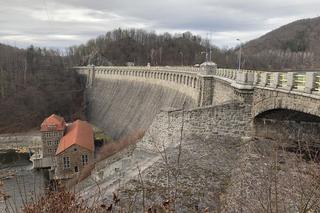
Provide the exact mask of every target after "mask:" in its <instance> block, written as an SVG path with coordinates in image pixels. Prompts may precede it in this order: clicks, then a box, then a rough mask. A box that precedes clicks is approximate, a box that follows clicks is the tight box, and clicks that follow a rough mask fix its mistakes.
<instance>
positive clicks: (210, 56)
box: [209, 32, 212, 61]
mask: <svg viewBox="0 0 320 213" xmlns="http://www.w3.org/2000/svg"><path fill="white" fill-rule="evenodd" d="M211 42H212V32H210V41H209V47H210V52H209V54H210V55H209V58H210V61H212V46H211Z"/></svg>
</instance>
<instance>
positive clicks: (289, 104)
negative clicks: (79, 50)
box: [75, 63, 320, 146]
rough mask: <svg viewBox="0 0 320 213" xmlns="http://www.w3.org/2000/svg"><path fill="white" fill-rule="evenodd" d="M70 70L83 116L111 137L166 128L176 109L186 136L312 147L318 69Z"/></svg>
mask: <svg viewBox="0 0 320 213" xmlns="http://www.w3.org/2000/svg"><path fill="white" fill-rule="evenodd" d="M75 69H76V70H77V72H78V73H80V74H82V75H85V76H86V79H87V81H86V86H87V97H88V102H89V105H88V112H89V119H90V120H92V122H93V123H94V124H96V125H98V126H101V127H102V128H103V129H104V130H105V131H106V132H109V133H110V134H111V135H112V136H114V137H115V138H119V137H122V136H124V135H125V134H128V133H130V132H132V131H134V130H135V129H137V128H142V129H145V130H146V129H149V131H151V129H157V130H159V129H163V128H164V126H166V127H165V128H169V126H171V127H170V128H174V125H173V124H174V122H178V121H179V117H181V110H177V109H181V108H182V107H184V108H185V110H184V111H186V113H183V115H184V116H186V119H185V122H186V129H188V128H189V129H188V132H189V134H199V135H206V134H217V135H227V136H245V135H252V134H255V135H258V136H267V137H271V138H274V139H277V140H280V139H281V140H282V139H285V140H293V141H296V140H305V141H312V142H315V143H313V145H316V146H318V145H317V144H318V143H319V144H320V137H319V135H320V134H319V132H320V131H319V130H320V71H316V70H314V71H312V70H308V71H303V70H301V71H290V72H283V71H279V72H264V71H253V70H234V69H220V68H219V69H218V68H216V66H215V65H214V64H210V63H207V64H206V65H204V66H202V67H199V68H195V67H112V66H110V67H94V66H87V67H75ZM168 118H169V120H170V122H171V123H170V124H167V122H168ZM170 118H172V119H170ZM177 125H178V124H177ZM178 126H179V125H178ZM298 130H299V131H298ZM164 132H165V131H164ZM158 135H159V137H162V136H160V135H161V134H160V133H159V134H158Z"/></svg>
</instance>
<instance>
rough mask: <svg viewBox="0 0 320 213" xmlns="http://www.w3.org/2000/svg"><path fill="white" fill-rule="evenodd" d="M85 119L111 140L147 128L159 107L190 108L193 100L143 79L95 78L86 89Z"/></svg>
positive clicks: (194, 103) (193, 105)
mask: <svg viewBox="0 0 320 213" xmlns="http://www.w3.org/2000/svg"><path fill="white" fill-rule="evenodd" d="M87 95H88V101H89V105H88V108H87V114H88V119H89V121H90V122H91V123H93V124H94V125H96V126H97V127H99V128H101V129H102V130H103V131H104V132H105V133H106V134H108V135H110V136H112V137H113V138H114V139H120V138H121V137H124V136H126V135H128V134H130V133H133V132H135V131H136V130H141V129H143V130H146V129H147V128H148V127H149V126H150V125H151V123H152V121H153V119H154V117H155V115H156V114H157V113H158V112H160V109H162V108H167V107H173V108H180V109H181V108H182V106H183V103H184V102H185V103H186V104H185V108H193V107H195V106H196V101H195V100H194V99H193V98H191V97H190V96H187V95H186V94H183V93H181V92H179V91H178V90H174V89H170V88H166V87H162V86H159V85H154V84H150V83H146V82H139V81H129V80H115V79H112V80H111V79H95V85H94V87H93V88H91V89H88V93H87Z"/></svg>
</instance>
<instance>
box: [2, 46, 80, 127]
mask: <svg viewBox="0 0 320 213" xmlns="http://www.w3.org/2000/svg"><path fill="white" fill-rule="evenodd" d="M68 66H70V64H68V62H67V61H66V59H65V58H64V57H61V56H60V54H59V52H57V51H53V50H46V49H40V48H35V47H32V46H31V47H30V48H28V49H26V50H25V49H18V48H14V47H10V46H7V45H2V44H0V133H9V132H19V131H25V130H29V129H31V128H35V127H39V125H40V124H41V122H42V120H43V118H44V117H45V116H48V115H50V114H51V113H57V114H60V115H63V116H65V117H66V118H67V119H72V118H73V117H81V116H82V113H81V109H82V108H81V104H82V90H81V89H82V87H81V82H80V79H79V78H78V77H77V74H76V73H73V72H71V71H68V72H67V67H68Z"/></svg>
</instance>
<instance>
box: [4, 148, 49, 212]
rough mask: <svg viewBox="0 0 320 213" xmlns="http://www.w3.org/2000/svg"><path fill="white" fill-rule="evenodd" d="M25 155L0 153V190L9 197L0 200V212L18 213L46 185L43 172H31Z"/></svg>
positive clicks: (42, 190)
mask: <svg viewBox="0 0 320 213" xmlns="http://www.w3.org/2000/svg"><path fill="white" fill-rule="evenodd" d="M28 158H29V156H28V155H27V154H18V153H14V152H10V153H8V152H7V153H0V178H1V181H2V183H3V186H2V188H1V190H2V191H3V192H4V193H5V194H6V195H8V196H10V197H9V199H8V200H7V201H6V202H4V200H3V199H0V212H6V208H7V209H9V210H10V211H9V212H20V211H21V210H20V209H21V208H22V207H23V206H24V205H25V204H26V203H28V202H30V201H32V200H33V199H36V198H37V197H39V196H40V195H41V194H42V193H43V192H44V189H45V187H46V186H47V184H48V175H47V171H45V170H38V171H37V170H33V169H32V163H31V162H30V161H29V160H28Z"/></svg>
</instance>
